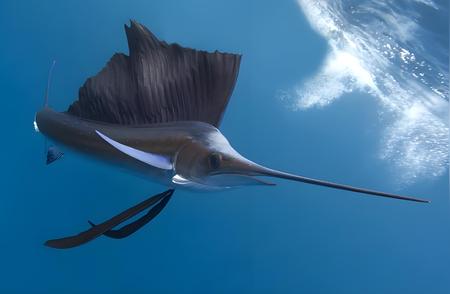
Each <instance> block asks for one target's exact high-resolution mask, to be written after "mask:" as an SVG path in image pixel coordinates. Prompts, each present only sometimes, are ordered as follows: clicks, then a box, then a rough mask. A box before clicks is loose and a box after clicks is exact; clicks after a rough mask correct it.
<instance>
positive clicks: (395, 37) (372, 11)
mask: <svg viewBox="0 0 450 294" xmlns="http://www.w3.org/2000/svg"><path fill="white" fill-rule="evenodd" d="M298 3H299V5H300V7H301V9H302V11H303V13H304V14H305V16H306V18H307V19H308V21H309V23H310V24H311V26H312V28H313V29H314V30H316V31H317V32H318V33H319V34H321V35H322V36H323V37H324V38H326V39H327V41H328V43H329V48H330V50H329V53H328V56H327V57H326V58H325V61H324V63H323V65H322V66H321V68H320V69H319V71H318V72H317V73H316V74H315V76H313V77H311V78H310V79H308V80H306V81H305V82H303V83H301V84H299V85H298V86H297V87H295V88H294V89H292V90H291V91H288V92H285V93H284V96H285V97H284V98H286V96H287V97H288V98H291V99H293V101H294V104H295V108H297V109H307V108H310V107H317V106H318V107H321V106H326V105H329V104H331V103H332V102H334V101H335V100H336V99H338V98H340V97H341V96H343V95H344V94H346V93H349V92H352V91H355V90H356V91H361V92H365V93H369V94H371V95H372V96H373V97H376V98H377V99H378V100H379V102H380V106H381V107H382V108H381V113H383V114H384V121H388V122H389V123H388V125H387V126H386V130H385V132H384V137H383V138H382V139H381V142H382V145H383V147H382V148H381V149H382V150H381V151H380V158H382V159H386V160H389V161H391V162H394V163H395V164H396V166H397V167H398V168H399V169H401V174H402V175H403V176H402V177H403V178H402V179H401V180H402V182H412V181H414V179H416V178H418V177H427V176H440V175H442V174H443V173H445V172H446V170H447V169H448V164H449V161H448V147H449V125H448V92H449V90H448V60H449V58H448V50H449V48H448V19H447V15H448V7H444V6H442V7H441V6H439V5H437V4H436V3H435V2H433V1H432V0H396V1H385V0H370V1H314V0H298ZM425 10H428V11H431V13H434V14H433V15H434V16H436V18H439V17H440V18H441V19H442V18H443V19H444V20H447V28H443V29H444V31H443V32H441V34H436V33H435V32H433V31H432V30H431V29H429V28H427V27H426V26H425V25H424V24H421V23H420V20H421V14H420V12H421V11H425ZM445 29H446V30H445ZM440 38H441V39H442V38H443V39H444V40H443V41H442V40H441V39H440Z"/></svg>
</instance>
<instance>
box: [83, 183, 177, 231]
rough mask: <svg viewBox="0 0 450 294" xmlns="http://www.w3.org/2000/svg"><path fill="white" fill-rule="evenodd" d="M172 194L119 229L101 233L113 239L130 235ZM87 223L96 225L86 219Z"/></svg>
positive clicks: (157, 211)
mask: <svg viewBox="0 0 450 294" xmlns="http://www.w3.org/2000/svg"><path fill="white" fill-rule="evenodd" d="M172 194H173V192H172V193H170V194H168V195H167V196H164V197H163V199H161V201H159V203H158V204H156V205H155V206H154V207H152V208H151V209H150V210H149V211H148V212H147V213H146V214H145V215H143V216H142V217H140V218H139V219H137V220H136V221H134V222H132V223H129V224H128V225H125V226H123V227H122V228H120V229H117V230H109V231H106V232H104V233H103V235H105V236H107V237H109V238H113V239H123V238H126V237H128V236H130V235H131V234H133V233H135V232H136V231H137V230H139V229H140V228H142V227H143V226H145V225H146V224H148V223H149V222H150V221H151V220H152V219H154V218H155V217H156V216H157V215H158V214H159V213H160V212H161V210H163V209H164V207H165V206H166V205H167V202H169V200H170V198H171V197H172ZM88 223H89V224H90V225H91V226H93V227H95V226H96V224H94V223H93V222H91V221H88Z"/></svg>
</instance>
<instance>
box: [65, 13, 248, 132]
mask: <svg viewBox="0 0 450 294" xmlns="http://www.w3.org/2000/svg"><path fill="white" fill-rule="evenodd" d="M125 31H126V35H127V39H128V47H129V56H127V55H125V54H122V53H117V54H115V55H114V56H113V57H112V58H111V60H110V61H109V62H108V64H107V65H106V66H105V68H104V69H103V70H102V71H101V72H100V73H98V74H97V75H96V76H94V77H91V78H89V79H87V81H86V82H85V84H84V85H83V86H82V87H81V88H80V91H79V97H78V100H76V101H75V102H74V103H73V104H72V105H71V106H70V107H69V109H68V113H70V114H73V115H76V116H80V117H83V118H87V119H91V120H97V121H103V122H108V123H116V124H123V125H140V124H152V123H160V122H171V121H186V120H196V121H202V122H207V123H210V124H212V125H215V126H218V125H219V123H220V120H221V118H222V115H223V112H224V111H225V108H226V106H227V104H228V100H229V98H230V96H231V93H232V91H233V88H234V85H235V83H236V79H237V75H238V71H239V64H240V58H241V56H240V55H238V54H229V53H221V52H218V51H215V52H212V53H209V52H206V51H199V50H194V49H189V48H184V47H181V46H180V45H178V44H167V43H166V42H164V41H159V40H158V39H157V38H156V37H155V36H154V35H153V34H152V33H151V32H150V31H149V30H148V29H147V28H145V27H144V26H143V25H141V24H139V23H137V22H135V21H131V25H130V26H126V25H125Z"/></svg>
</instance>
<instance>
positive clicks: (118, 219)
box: [45, 189, 174, 249]
mask: <svg viewBox="0 0 450 294" xmlns="http://www.w3.org/2000/svg"><path fill="white" fill-rule="evenodd" d="M173 192H174V190H173V189H170V190H167V191H165V192H163V193H160V194H158V195H155V196H153V197H150V198H149V199H147V200H144V201H142V202H141V203H139V204H137V205H135V206H133V207H131V208H129V209H127V210H125V211H123V212H121V213H119V214H118V215H116V216H114V217H112V218H111V219H109V220H107V221H105V222H103V223H101V224H99V225H96V226H94V227H92V228H90V229H89V230H86V231H84V232H81V233H79V234H77V235H74V236H70V237H65V238H60V239H53V240H48V241H47V242H45V245H46V246H49V247H52V248H57V249H67V248H72V247H76V246H80V245H82V244H85V243H87V242H89V241H92V240H94V239H95V238H97V237H99V236H101V235H102V234H104V233H105V232H107V231H109V230H111V229H112V228H114V227H115V226H117V225H120V224H121V223H123V222H124V221H126V220H127V219H129V218H131V217H133V216H135V215H137V214H138V213H140V212H142V211H143V210H145V209H147V208H149V207H150V206H152V205H154V204H155V203H157V202H158V201H160V200H161V199H163V198H164V197H166V196H170V195H172V194H173Z"/></svg>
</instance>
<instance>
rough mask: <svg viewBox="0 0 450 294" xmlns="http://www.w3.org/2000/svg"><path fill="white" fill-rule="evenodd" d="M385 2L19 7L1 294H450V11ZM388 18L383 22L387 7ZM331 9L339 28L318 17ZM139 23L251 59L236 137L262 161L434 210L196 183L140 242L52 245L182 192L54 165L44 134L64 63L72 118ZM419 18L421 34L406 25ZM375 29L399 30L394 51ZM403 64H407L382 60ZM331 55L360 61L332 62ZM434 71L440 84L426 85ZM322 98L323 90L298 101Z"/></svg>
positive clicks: (228, 123) (12, 19) (12, 33)
mask: <svg viewBox="0 0 450 294" xmlns="http://www.w3.org/2000/svg"><path fill="white" fill-rule="evenodd" d="M382 2H384V1H336V3H338V4H336V6H326V5H325V6H314V5H313V4H314V3H311V1H303V0H300V1H299V2H298V3H297V2H296V1H290V0H288V1H275V0H267V1H254V0H250V1H238V0H228V1H211V0H208V1H207V0H190V1H174V0H169V1H167V0H165V1H163V0H157V1H151V2H149V1H103V0H102V1H89V2H88V1H72V0H69V1H50V0H49V1H39V2H37V1H21V0H19V1H2V2H0V24H1V25H0V36H1V38H2V42H1V46H0V52H1V54H0V68H1V71H0V86H1V89H2V93H3V94H2V98H3V99H2V101H3V108H2V109H3V112H2V116H1V118H0V119H1V123H2V124H1V125H2V126H3V127H2V132H3V141H2V143H3V144H2V147H1V148H2V154H3V156H2V164H3V167H4V168H3V171H2V177H1V178H2V186H3V193H2V196H1V203H0V223H1V224H2V234H1V237H0V248H1V253H0V260H1V263H2V266H1V272H0V293H61V292H64V293H448V292H449V291H450V283H449V276H450V205H449V184H448V181H449V174H448V157H447V156H443V155H442V154H441V153H442V150H448V109H445V108H446V107H448V106H447V104H448V86H446V84H447V85H448V51H449V50H448V38H449V31H448V2H447V1H434V2H433V1H430V0H421V1H418V0H416V1H412V0H411V1H405V2H404V3H402V4H405V5H407V7H408V9H403V10H402V9H400V8H402V7H403V6H402V7H396V6H395V5H394V4H393V3H395V2H394V1H392V2H391V1H386V3H388V4H389V5H383V3H382ZM374 3H375V4H374ZM377 5H378V6H377ZM349 7H353V8H352V9H353V10H354V11H355V12H354V14H355V16H354V17H352V16H351V14H348V15H347V14H344V13H343V12H345V11H350V10H349V9H350V8H349ZM400 12H401V13H400ZM316 13H318V14H316ZM377 13H378V15H379V16H378V17H377V18H376V19H377V20H379V21H380V22H379V23H378V24H380V26H379V27H377V29H374V28H373V27H369V26H368V25H369V24H373V23H372V20H373V18H370V17H369V18H368V16H367V15H369V16H373V15H377ZM395 13H397V14H395ZM330 14H331V19H332V20H334V21H336V23H337V24H342V26H341V25H339V26H336V27H337V28H338V29H331V30H330V29H329V28H327V27H326V26H324V25H321V24H320V22H319V21H318V20H320V17H325V16H327V17H328V16H330ZM392 16H395V17H392ZM129 19H136V20H138V21H139V22H141V23H143V24H144V25H146V26H147V27H148V28H150V29H151V30H152V31H153V32H154V33H155V34H156V35H157V36H158V37H159V38H161V39H164V40H166V41H168V42H178V43H180V44H182V45H184V46H189V47H193V48H199V49H205V50H216V49H219V50H222V51H229V52H237V53H241V54H243V60H242V64H241V71H240V74H239V79H238V82H237V85H236V88H235V91H234V93H233V97H232V99H231V102H230V104H229V106H228V109H227V111H226V114H225V117H224V120H223V123H222V126H221V130H222V132H223V133H224V134H225V135H226V136H227V138H228V139H229V141H230V142H231V143H232V145H233V146H234V147H235V149H236V150H238V151H239V152H240V153H242V154H243V155H245V156H246V157H248V158H249V159H251V160H253V161H256V162H259V163H262V164H264V165H267V166H270V167H274V168H278V169H281V170H286V171H290V172H294V173H298V174H302V175H306V176H311V177H318V178H322V179H328V180H332V181H337V182H342V183H347V184H353V185H357V186H363V187H368V188H374V189H378V190H386V191H390V192H397V193H401V194H405V195H414V196H420V197H423V198H427V199H430V200H432V203H431V204H428V205H426V204H417V203H410V202H402V201H395V200H390V199H381V198H374V197H363V196H359V195H355V194H352V193H348V192H344V191H335V190H330V189H325V188H321V187H315V186H308V185H302V184H299V183H293V182H287V181H277V184H278V185H277V186H275V187H248V188H241V189H236V190H231V191H227V192H221V193H206V194H205V193H201V194H196V193H193V192H186V191H177V193H176V194H175V195H174V197H173V199H172V200H171V201H170V203H169V204H168V206H167V207H166V208H165V210H164V211H163V212H162V213H161V215H160V216H158V217H157V218H156V219H155V220H154V221H152V223H150V224H149V225H147V226H146V227H145V228H143V229H142V230H141V231H139V232H137V233H136V234H135V235H133V236H131V237H129V238H127V239H124V240H119V241H116V240H109V239H106V238H99V239H97V240H95V241H93V242H91V243H89V244H86V245H85V246H81V247H79V248H75V249H71V250H65V251H61V250H54V249H50V248H47V247H45V246H43V242H44V241H45V240H47V239H49V238H55V237H61V236H64V235H67V234H75V233H77V232H79V231H81V230H84V229H86V228H87V227H88V224H87V220H88V219H90V220H92V221H94V222H99V221H102V220H105V219H107V218H109V217H111V216H113V215H115V214H116V213H118V212H120V211H122V210H124V209H126V208H128V207H129V206H131V205H134V204H135V203H137V202H139V201H141V200H143V199H144V198H146V197H148V196H149V195H153V194H155V193H157V192H160V191H162V190H163V189H164V187H162V186H159V185H156V184H153V183H151V182H149V181H147V180H145V179H141V178H138V177H135V176H133V175H131V174H127V173H124V172H123V171H121V170H116V169H113V168H111V167H109V166H106V165H102V164H99V163H98V162H94V161H91V160H89V159H87V158H85V157H83V156H80V155H77V154H66V155H65V156H64V158H63V159H62V160H59V161H57V162H55V163H54V164H52V165H50V166H45V164H44V150H43V144H44V143H43V138H42V136H41V135H40V134H38V133H36V132H34V130H33V125H32V122H33V118H34V114H35V112H36V111H37V110H39V109H40V108H41V107H42V102H43V94H44V90H45V86H46V82H47V71H48V69H49V67H50V64H51V61H52V60H53V59H56V60H57V66H56V69H55V72H54V78H53V83H52V87H51V91H50V105H51V106H52V107H53V108H55V109H57V110H60V111H63V110H65V109H66V108H67V106H68V105H69V104H70V103H71V102H72V101H73V100H74V99H75V98H76V97H77V91H78V87H79V86H80V85H81V84H82V83H83V82H84V80H85V79H86V78H87V77H88V76H91V75H94V74H96V73H97V72H98V71H99V70H100V69H101V68H102V67H103V65H104V64H105V63H106V62H107V60H108V59H109V57H110V56H111V55H112V54H113V53H114V52H127V43H126V38H125V34H124V30H123V24H125V23H127V22H128V20H129ZM344 20H347V22H345V21H344ZM400 20H402V21H403V22H401V26H400V27H401V28H406V27H408V29H405V30H397V29H396V27H394V25H393V24H398V22H397V21H400ZM328 24H329V22H328ZM383 24H385V26H383ZM414 24H416V25H414ZM361 28H364V30H362V31H361ZM389 28H392V34H389V33H386V32H390V30H389ZM374 31H379V32H383V33H384V34H383V36H382V37H380V38H379V39H377V40H378V41H377V42H375V41H374V40H373V39H370V38H369V37H370V36H371V32H374ZM384 38H386V39H384ZM389 38H391V39H389ZM342 40H344V41H342ZM358 40H359V41H358ZM351 43H353V44H354V45H355V47H352V45H349V44H351ZM386 44H389V46H390V47H391V48H390V49H391V50H386V48H387V47H386ZM378 45H380V47H377V46H378ZM333 46H334V47H333ZM383 46H385V47H383ZM349 48H350V49H349ZM352 48H353V49H352ZM381 48H384V49H383V51H380V52H382V55H379V54H377V51H376V50H382V49H381ZM387 49H389V48H387ZM402 49H404V50H407V52H406V51H403V50H402ZM384 51H386V52H387V53H386V54H384V53H383V52H384ZM364 52H369V53H370V54H369V55H365V54H364ZM408 52H409V53H408ZM336 53H338V54H337V55H333V54H336ZM412 53H414V56H415V60H411V56H412V55H411V54H412ZM391 54H393V56H394V57H393V58H392V59H387V60H391V61H390V62H392V65H390V64H389V62H388V61H386V60H384V59H383V58H384V57H383V58H381V57H380V58H378V59H377V58H376V57H379V56H385V57H386V58H389V56H391ZM329 56H332V58H331V60H336V59H337V60H341V64H339V63H338V67H337V68H336V65H334V66H333V64H332V66H331V69H330V66H328V67H327V65H329V63H327V60H328V57H329ZM333 56H334V57H335V58H333ZM336 56H337V57H339V58H341V59H339V58H336ZM368 57H370V58H368ZM342 58H343V59H342ZM405 60H407V61H408V62H409V63H404V61H405ZM415 61H417V63H418V64H417V65H416V64H414V63H415ZM422 61H423V62H424V63H423V64H424V66H425V69H426V70H427V71H428V66H430V67H431V68H432V70H431V71H432V72H433V73H428V72H427V74H426V75H425V74H424V76H421V75H420V73H424V72H423V71H421V70H420V64H419V63H421V62H422ZM342 63H343V64H344V65H345V64H347V65H351V66H342ZM411 64H412V65H411ZM402 65H403V66H402ZM339 66H341V67H339ZM410 66H411V67H410ZM415 66H418V67H419V68H418V69H416V68H415ZM339 69H342V70H343V71H344V74H342V71H341V70H339ZM330 70H331V75H330ZM333 70H335V72H333ZM388 70H389V71H388ZM381 72H383V73H386V72H389V73H391V76H392V77H393V78H394V79H395V82H396V83H397V84H395V83H394V82H392V83H389V82H388V81H392V79H390V77H388V76H386V75H380V73H381ZM333 73H334V74H337V73H339V74H340V75H338V77H339V78H338V79H333V78H330V76H333ZM413 73H414V74H416V75H417V76H418V78H416V77H414V75H412V74H413ZM434 73H435V74H434ZM439 73H440V74H442V76H440V75H439ZM317 77H318V78H317ZM361 77H362V78H361ZM420 77H422V78H423V80H424V81H422V80H421V78H420ZM322 78H323V79H322ZM311 81H312V82H311ZM317 81H319V82H321V81H325V83H323V84H320V83H319V82H317ZM441 81H444V83H441ZM317 84H318V85H321V86H322V88H327V89H330V91H331V92H320V91H318V90H317V88H314V87H313V86H314V85H317ZM332 86H334V87H332ZM390 86H392V87H391V88H389V87H390ZM393 89H400V90H401V91H399V92H398V93H397V92H394V91H393ZM411 89H413V90H414V93H415V95H411V93H409V92H408V91H409V90H411ZM433 89H434V90H433ZM302 90H303V91H304V92H306V91H309V93H311V95H310V96H309V97H313V98H314V97H316V98H314V99H312V100H305V97H304V96H302V95H300V96H298V95H297V96H296V95H295V94H298V93H300V94H301V93H304V92H302ZM280 93H287V94H286V95H280ZM414 93H413V94H414ZM433 93H434V94H433ZM312 94H314V95H316V96H314V95H312ZM319 94H320V95H319ZM395 94H401V96H397V95H395ZM441 94H442V95H441ZM435 95H437V96H435ZM280 96H281V97H282V98H283V97H284V98H288V99H280ZM437 97H438V98H437ZM439 97H440V98H439ZM306 98H308V97H306ZM336 98H342V99H336ZM323 99H325V100H323ZM389 99H392V100H389ZM439 99H440V100H439ZM292 101H294V104H295V105H296V106H303V107H292ZM305 102H308V103H306V104H305ZM331 102H333V103H331ZM305 105H306V106H308V107H305ZM386 105H388V106H389V107H388V106H386ZM441 105H444V109H443V108H442V107H441ZM310 106H319V107H310ZM324 106H327V107H324ZM391 106H392V107H391ZM293 108H295V109H293ZM411 109H412V110H411ZM408 110H411V112H408ZM405 117H406V118H405ZM417 117H419V118H426V119H425V120H424V121H422V120H417V119H416V118H417ZM430 126H431V127H430ZM442 133H444V135H442ZM420 135H423V136H422V137H421V136H420ZM416 137H417V138H416ZM408 142H415V144H412V145H411V144H407V143H408ZM395 146H400V147H401V148H394V147H395ZM426 151H429V152H426ZM427 154H432V156H430V157H427V156H426V155H427ZM436 158H437V160H435V159H436ZM446 158H447V159H446ZM405 175H406V176H407V177H406V178H405Z"/></svg>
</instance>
